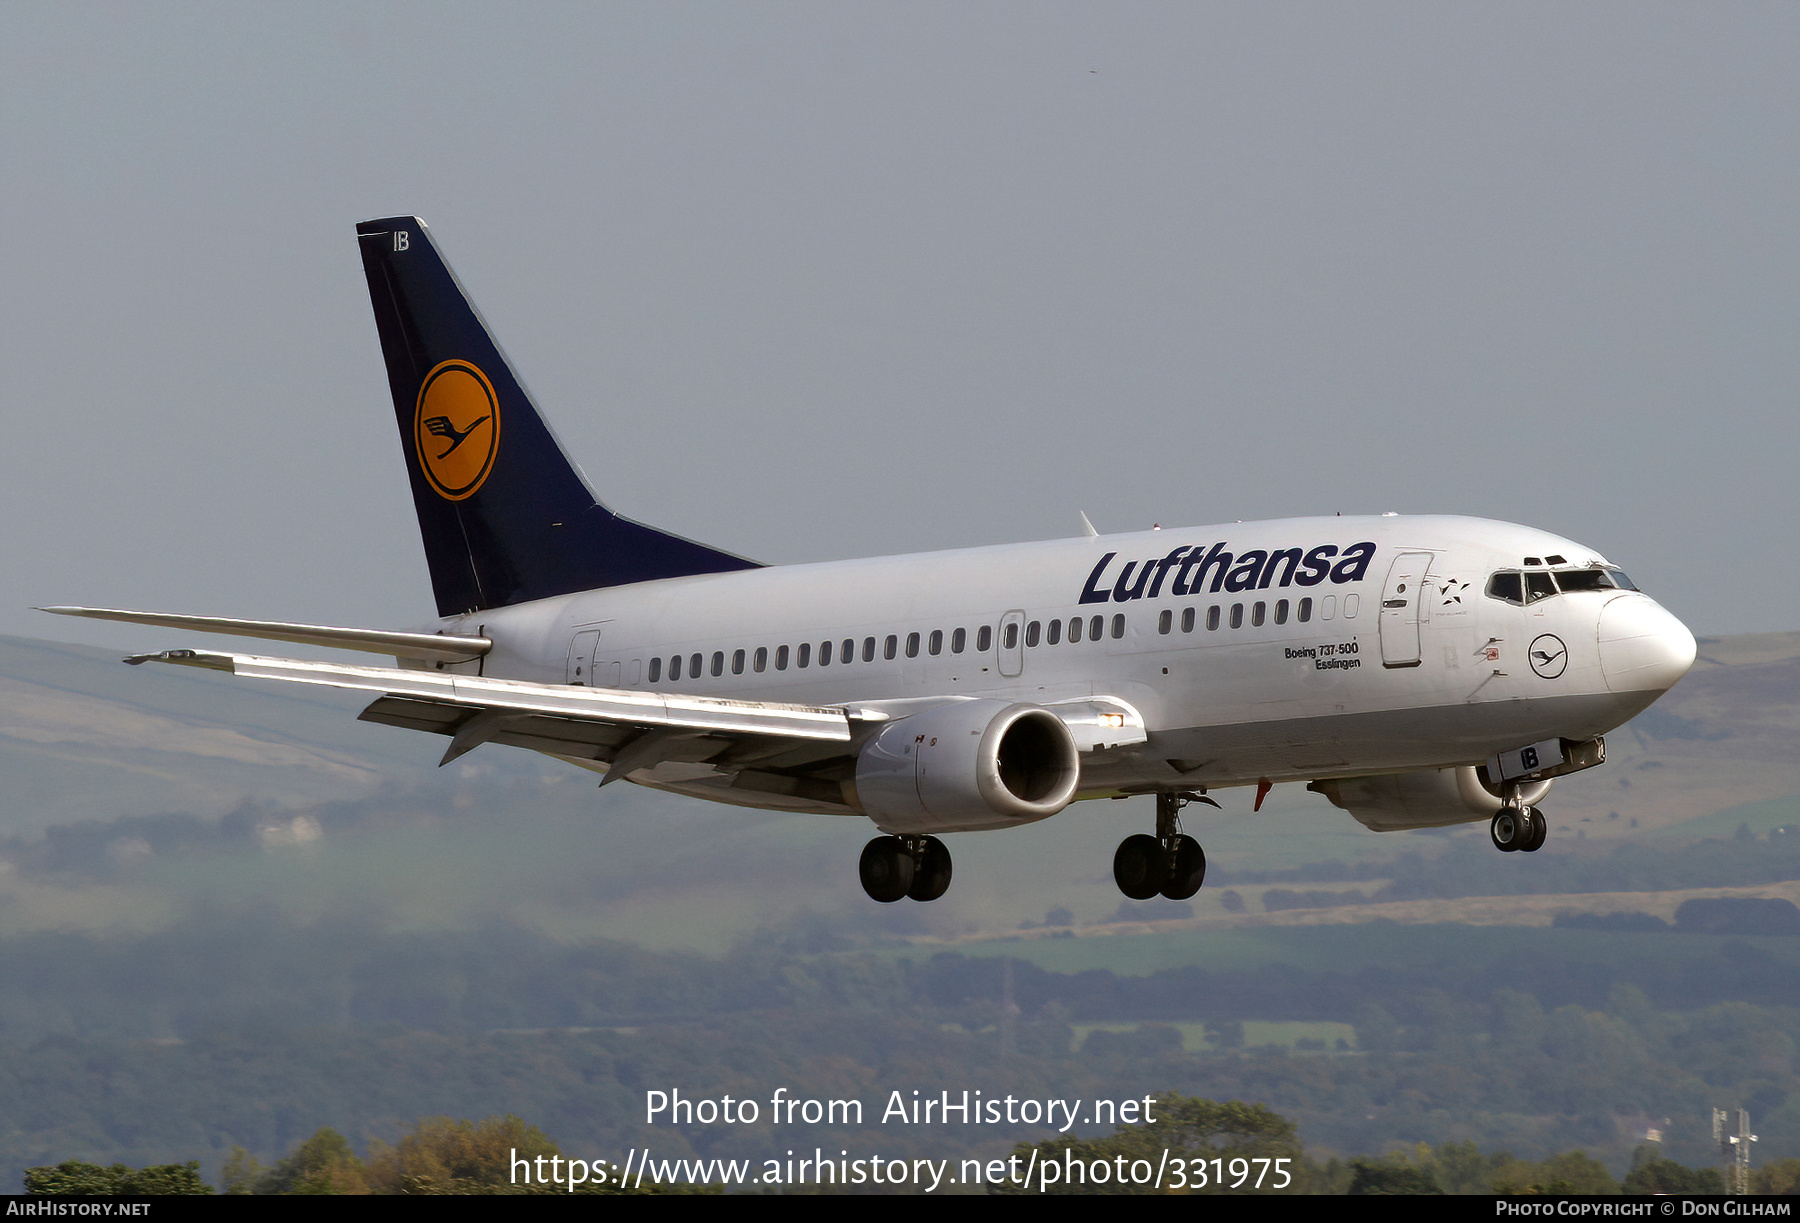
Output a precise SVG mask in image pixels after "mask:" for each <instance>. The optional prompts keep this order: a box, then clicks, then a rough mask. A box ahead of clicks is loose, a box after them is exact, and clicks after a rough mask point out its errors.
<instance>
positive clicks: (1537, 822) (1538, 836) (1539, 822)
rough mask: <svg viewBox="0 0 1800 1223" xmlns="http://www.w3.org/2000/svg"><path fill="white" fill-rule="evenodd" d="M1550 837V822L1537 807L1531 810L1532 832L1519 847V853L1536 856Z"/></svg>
mask: <svg viewBox="0 0 1800 1223" xmlns="http://www.w3.org/2000/svg"><path fill="white" fill-rule="evenodd" d="M1549 835H1550V821H1549V820H1547V819H1545V818H1544V813H1543V811H1541V810H1540V809H1538V808H1537V807H1533V808H1531V832H1530V835H1529V836H1527V837H1526V838H1525V843H1524V844H1523V845H1521V846H1519V851H1520V852H1521V853H1527V854H1535V853H1536V852H1537V851H1538V850H1540V849H1542V848H1543V847H1544V840H1545V838H1547V837H1548V836H1549Z"/></svg>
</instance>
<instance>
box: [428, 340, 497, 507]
mask: <svg viewBox="0 0 1800 1223" xmlns="http://www.w3.org/2000/svg"><path fill="white" fill-rule="evenodd" d="M413 447H414V449H415V450H416V451H417V452H418V455H419V469H420V470H421V471H423V472H424V473H425V478H426V479H427V480H429V481H431V487H433V488H435V489H436V490H437V492H438V495H439V496H440V497H443V498H445V499H446V500H449V501H462V500H464V499H466V498H468V497H472V496H474V495H475V490H476V489H478V488H480V487H481V484H482V481H484V480H486V479H487V478H488V473H489V472H491V471H492V470H493V469H494V456H495V455H496V454H498V453H499V452H500V397H499V396H497V395H495V394H494V384H493V383H491V382H489V381H488V380H487V375H486V374H484V373H482V372H481V370H479V369H478V368H476V367H475V366H474V365H472V364H470V363H469V362H467V361H444V362H441V363H440V364H438V365H437V366H436V367H434V368H433V369H432V371H431V372H430V373H429V374H426V375H425V382H424V384H423V385H422V386H420V387H419V407H418V410H417V411H415V412H414V413H413Z"/></svg>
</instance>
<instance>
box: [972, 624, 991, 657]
mask: <svg viewBox="0 0 1800 1223" xmlns="http://www.w3.org/2000/svg"><path fill="white" fill-rule="evenodd" d="M993 648H994V626H993V625H991V624H984V625H982V626H981V627H980V628H978V629H976V630H975V652H976V653H977V654H985V653H987V652H988V651H989V650H991V649H993Z"/></svg>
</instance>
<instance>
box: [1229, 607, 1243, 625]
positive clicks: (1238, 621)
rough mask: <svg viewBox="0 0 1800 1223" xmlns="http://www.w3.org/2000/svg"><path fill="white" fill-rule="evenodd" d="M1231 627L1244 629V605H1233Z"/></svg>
mask: <svg viewBox="0 0 1800 1223" xmlns="http://www.w3.org/2000/svg"><path fill="white" fill-rule="evenodd" d="M1231 627H1232V628H1243V627H1244V605H1243V604H1242V603H1233V604H1232V605H1231Z"/></svg>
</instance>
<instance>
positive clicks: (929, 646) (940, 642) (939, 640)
mask: <svg viewBox="0 0 1800 1223" xmlns="http://www.w3.org/2000/svg"><path fill="white" fill-rule="evenodd" d="M925 649H926V651H927V652H928V653H929V654H930V655H931V656H932V657H933V658H936V657H937V656H938V655H939V654H942V653H943V652H944V630H943V629H941V628H934V629H932V630H931V636H929V637H927V638H926V639H925Z"/></svg>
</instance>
